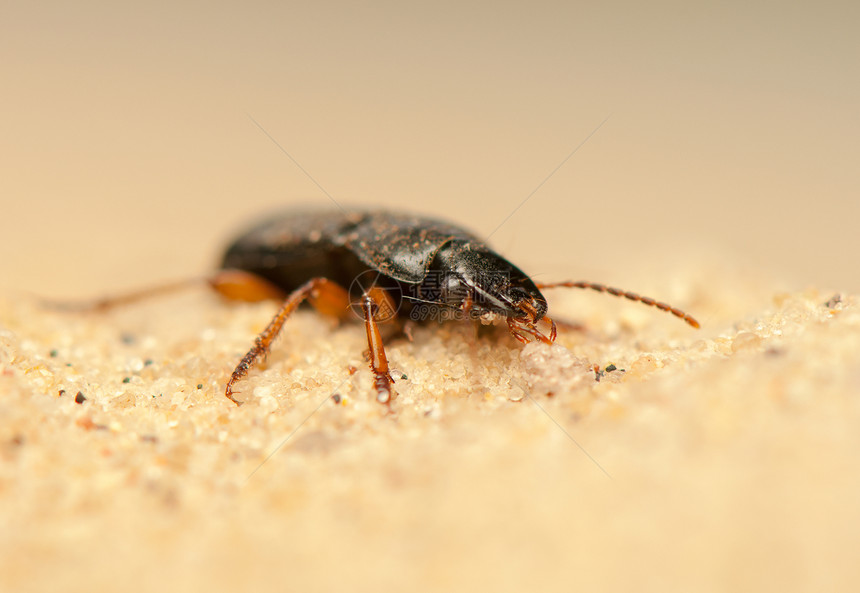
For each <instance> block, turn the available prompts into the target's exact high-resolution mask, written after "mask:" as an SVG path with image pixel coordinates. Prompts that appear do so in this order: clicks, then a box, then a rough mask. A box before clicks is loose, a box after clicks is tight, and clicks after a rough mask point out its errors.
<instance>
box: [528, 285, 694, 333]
mask: <svg viewBox="0 0 860 593" xmlns="http://www.w3.org/2000/svg"><path fill="white" fill-rule="evenodd" d="M536 286H537V287H538V288H539V289H544V288H586V289H589V290H596V291H597V292H604V293H607V294H611V295H612V296H617V297H621V298H625V299H628V300H630V301H636V302H637V303H642V304H643V305H648V306H649V307H655V308H657V309H660V310H661V311H665V312H666V313H671V314H672V315H674V316H675V317H678V318H679V319H683V320H684V321H686V322H687V323H688V324H690V325H692V326H693V327H695V328H696V329H698V328H699V327H701V326H700V325H699V322H698V321H696V320H695V319H694V318H693V316H692V315H688V314H686V313H684V312H683V311H682V310H681V309H678V308H676V307H673V306H672V305H667V304H666V303H661V302H660V301H656V300H654V299H652V298H651V297H646V296H642V295H638V294H636V293H635V292H630V291H627V290H621V289H620V288H613V287H612V286H606V285H605V284H598V283H596V282H554V283H552V284H537V285H536Z"/></svg>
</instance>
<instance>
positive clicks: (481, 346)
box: [0, 2, 860, 592]
mask: <svg viewBox="0 0 860 593" xmlns="http://www.w3.org/2000/svg"><path fill="white" fill-rule="evenodd" d="M596 4H598V3H594V2H591V3H587V4H586V3H583V4H565V5H562V4H551V3H534V2H532V3H529V4H528V5H525V3H523V4H522V5H519V4H517V5H515V4H510V3H507V4H502V3H498V2H495V3H489V2H488V3H485V4H476V3H467V4H463V3H434V4H432V5H428V6H417V5H408V6H404V5H403V4H401V3H394V2H392V3H390V4H381V3H373V4H367V3H365V4H360V5H359V4H356V5H355V6H353V5H352V4H351V3H340V4H324V3H313V4H311V3H294V4H287V3H271V4H267V3H253V4H252V3H245V4H243V5H242V6H241V7H239V6H238V5H237V6H233V5H227V4H223V3H222V4H217V3H213V2H209V3H204V2H200V3H196V4H188V3H185V4H182V5H179V6H177V5H176V4H174V3H159V2H147V3H139V5H137V6H134V7H130V6H125V5H123V6H119V5H118V4H117V3H109V2H105V3H102V4H96V3H74V4H68V5H66V4H61V3H55V4H54V5H51V4H49V3H40V4H39V5H38V6H37V5H35V4H33V5H31V4H27V3H11V2H6V3H4V4H3V5H2V8H0V80H2V85H3V86H2V92H0V126H1V127H0V196H2V197H0V199H2V209H0V249H1V250H2V251H0V253H2V254H3V264H2V267H0V297H6V298H0V366H2V368H0V393H2V395H3V397H2V398H0V418H2V419H4V420H5V422H0V508H2V509H3V511H2V512H0V524H2V526H3V528H0V583H4V582H7V583H10V584H11V585H10V586H7V589H9V590H23V589H25V588H29V589H30V590H52V591H53V590H57V589H63V590H84V589H86V590H88V591H90V590H101V589H110V588H114V589H115V588H116V583H117V582H121V583H123V586H124V587H125V588H127V589H128V588H132V589H135V590H162V589H164V583H171V584H175V585H176V587H175V588H177V589H180V590H183V589H184V590H195V589H208V590H212V591H220V590H228V589H229V590H231V591H232V590H237V589H243V588H244V589H250V590H272V589H273V588H274V587H283V583H289V584H290V586H293V588H296V589H300V590H309V591H310V590H331V589H333V588H334V587H336V586H341V587H342V584H343V575H349V578H350V579H352V583H351V584H354V585H355V586H356V587H358V588H361V587H362V586H363V587H364V588H366V589H367V590H374V591H378V590H389V589H396V588H401V589H402V588H403V583H408V584H409V586H410V587H412V588H413V589H416V590H422V588H423V589H426V590H441V589H454V588H455V587H457V586H459V587H460V589H461V590H469V591H474V590H480V589H481V588H482V587H481V585H480V583H484V584H485V586H484V588H489V589H497V590H517V591H522V590H532V589H534V590H542V591H556V590H557V591H562V590H563V591H568V590H570V589H571V581H573V582H575V584H576V585H577V586H580V587H582V586H587V584H590V583H600V585H601V586H602V587H603V588H604V589H606V590H618V591H630V590H637V589H640V590H646V591H647V590H653V591H666V590H679V591H680V590H684V591H729V590H732V591H734V590H748V591H763V590H774V591H781V592H782V591H786V590H792V591H794V590H797V591H831V590H832V591H837V590H849V589H850V585H849V583H856V582H857V580H858V578H860V577H859V576H858V571H857V568H856V562H855V561H854V556H855V555H856V554H855V553H854V550H856V549H857V548H858V533H860V530H858V529H857V525H858V524H860V515H858V512H860V511H858V506H857V502H856V501H857V500H858V499H860V495H858V493H860V481H858V476H860V471H858V470H857V467H856V466H857V451H858V450H860V445H858V442H860V436H858V432H857V430H856V427H857V426H858V424H860V420H858V419H860V406H858V401H860V400H858V398H857V397H856V394H857V393H858V392H860V367H858V365H857V361H858V360H860V356H858V354H857V353H858V351H860V308H858V297H857V296H854V295H852V294H851V293H852V292H853V293H854V294H857V291H858V290H860V273H858V272H857V269H856V266H855V265H854V259H855V257H856V255H855V254H856V253H857V252H858V247H860V240H858V239H857V238H856V226H857V221H858V219H860V216H858V213H860V212H858V211H860V206H858V200H857V196H858V195H860V192H858V189H860V188H858V184H860V182H858V175H857V173H856V163H857V162H858V155H860V150H858V149H860V146H858V144H860V114H858V108H857V106H858V105H859V104H860V101H858V99H860V96H858V95H860V92H858V91H860V76H858V72H860V68H858V61H860V60H858V56H860V42H858V41H857V40H856V38H857V34H856V30H857V23H858V22H860V8H858V7H857V5H856V3H855V4H849V3H848V2H845V3H843V4H838V3H837V4H834V3H830V4H827V3H821V2H816V3H813V2H807V3H806V4H797V3H795V4H791V5H789V4H787V3H777V2H774V3H767V4H765V3H763V2H753V3H749V2H747V3H738V4H737V5H735V6H732V5H729V4H727V3H725V2H721V3H720V4H719V6H718V7H716V6H715V7H710V8H703V7H699V6H697V5H695V6H694V5H692V4H690V3H683V2H678V3H674V4H673V3H647V6H646V5H645V4H643V3H634V2H629V3H623V4H619V3H605V2H604V3H599V4H600V6H599V7H596V6H594V5H596ZM249 116H250V117H249ZM251 118H253V120H252V119H251ZM607 118H608V119H607ZM254 120H255V121H256V122H259V125H260V126H262V127H263V128H264V130H265V133H264V132H263V131H261V130H260V129H259V128H258V127H257V125H256V124H255V123H254ZM602 122H605V123H603V124H602V125H601V123H602ZM598 127H599V129H598ZM595 130H596V131H595ZM267 134H269V135H271V137H272V138H274V139H275V140H276V141H277V142H278V143H279V144H280V145H281V146H282V147H283V148H284V149H285V150H286V151H288V152H289V154H290V155H292V156H293V157H294V158H295V159H296V160H297V161H298V162H300V163H301V165H302V166H303V167H304V168H305V169H306V170H307V171H308V172H310V173H311V174H312V175H313V177H314V178H315V179H316V180H318V181H319V183H320V184H321V185H322V186H323V187H324V188H325V190H326V191H327V192H328V193H329V194H331V196H333V197H334V198H335V199H336V200H337V201H339V202H341V203H344V204H362V203H363V204H379V205H384V206H390V207H409V208H413V209H420V210H426V211H428V212H430V213H434V214H437V215H442V216H446V217H448V218H450V219H453V220H456V221H459V222H461V223H463V224H466V225H467V226H470V227H472V228H474V229H475V230H476V231H477V232H479V233H483V234H489V233H491V232H492V231H493V230H494V229H495V228H497V227H498V226H499V225H500V224H501V223H502V222H503V221H505V220H506V219H507V218H508V217H509V216H510V218H509V219H508V220H507V221H506V222H505V223H504V224H503V225H502V226H501V228H500V229H499V230H498V232H495V233H494V234H493V236H492V243H493V244H494V245H495V246H497V247H498V248H499V250H500V251H502V252H503V253H505V254H507V255H508V256H509V257H510V258H511V259H512V260H514V261H515V262H517V263H518V264H519V265H520V266H521V267H523V268H524V269H525V270H526V271H528V272H530V273H532V274H533V275H535V276H538V277H539V278H540V279H542V280H543V279H564V278H585V279H591V280H595V281H603V282H608V283H613V284H617V285H620V286H624V287H627V288H629V289H633V290H642V292H646V293H650V294H652V295H653V296H656V297H660V298H665V299H666V300H669V301H672V302H673V303H675V304H677V305H679V306H684V307H689V308H690V312H691V313H693V314H695V315H696V316H698V317H700V320H701V321H702V322H703V329H702V330H701V332H694V331H693V330H692V329H690V328H688V327H686V326H684V325H683V324H681V323H680V322H677V321H676V320H674V319H670V318H667V317H666V316H661V315H658V314H657V313H656V312H654V311H650V310H647V309H645V308H644V307H637V306H636V305H632V304H630V305H627V306H626V307H627V308H626V309H625V308H624V307H625V305H622V304H620V303H618V302H617V301H613V300H612V299H608V298H602V297H599V296H597V295H594V298H593V299H591V300H590V301H589V305H588V306H587V308H586V309H585V310H582V309H581V308H580V307H581V303H582V302H583V300H580V298H583V299H584V298H585V297H583V296H582V295H579V296H574V295H573V294H571V293H567V294H564V293H560V292H561V291H559V292H557V293H556V294H554V295H553V296H552V297H551V298H552V299H553V300H552V303H551V306H552V307H553V311H559V317H560V318H568V319H570V320H573V321H580V320H582V321H584V323H585V324H586V327H587V328H589V329H588V331H587V332H586V333H579V332H563V333H561V334H560V336H559V341H558V345H559V346H560V347H555V348H553V349H552V350H549V351H548V350H547V349H542V347H541V346H530V347H526V348H520V347H519V346H518V345H517V344H515V343H514V342H513V340H507V338H505V336H502V338H505V339H506V340H507V341H506V342H504V341H502V340H499V342H498V343H496V342H495V341H492V340H489V341H488V340H483V339H482V340H473V339H472V334H469V333H464V332H465V330H466V329H468V328H463V327H461V326H458V325H457V324H449V325H447V326H444V327H443V328H419V330H420V331H421V334H420V337H419V339H416V340H415V341H414V342H409V341H407V340H400V341H392V343H391V344H390V347H389V350H388V352H389V354H390V356H391V360H392V363H393V364H395V365H396V366H397V368H401V369H405V370H408V372H409V376H410V378H409V379H408V380H401V381H400V382H399V383H398V386H399V388H400V389H402V390H403V391H402V398H401V399H400V400H398V401H397V402H396V404H397V405H396V406H395V409H396V411H397V412H396V414H395V415H394V416H388V415H387V414H385V413H384V412H383V411H382V410H381V407H380V406H378V405H376V404H375V403H374V402H373V401H372V399H371V397H369V396H368V393H369V391H367V390H369V386H370V381H369V377H368V371H367V370H366V369H364V368H361V369H359V371H358V373H357V375H356V377H355V383H356V385H355V386H353V387H350V386H349V385H347V384H345V382H346V380H348V379H347V370H346V369H347V368H348V367H349V366H355V367H361V366H362V357H361V351H362V349H363V348H364V345H365V342H363V336H362V330H361V329H360V328H356V327H344V328H342V329H340V330H334V329H332V328H331V326H330V325H328V324H327V322H326V320H324V319H321V318H320V316H317V315H312V314H309V315H296V316H295V317H294V318H293V319H291V320H290V323H289V325H288V326H287V327H285V330H284V336H283V337H282V341H283V343H284V344H285V346H283V347H282V346H278V348H277V349H276V350H275V351H274V352H273V355H272V356H271V357H270V360H269V366H268V368H265V369H264V368H261V369H259V370H255V371H254V372H253V373H252V376H249V377H248V378H247V379H246V380H245V381H246V382H245V384H244V386H243V389H244V390H245V392H246V393H247V394H248V395H249V396H252V397H253V402H252V403H249V405H245V406H242V407H241V408H236V407H235V406H233V405H232V404H231V403H229V402H228V401H226V399H225V398H224V397H223V395H222V394H223V389H224V384H225V382H226V380H227V376H228V374H229V372H230V370H231V369H232V368H234V366H235V364H236V361H238V360H239V358H240V357H241V355H242V354H243V353H244V352H245V351H246V350H247V348H248V347H249V346H250V343H251V340H252V336H253V335H254V334H255V333H256V332H257V331H260V330H261V329H262V328H263V327H264V325H265V323H266V322H268V320H269V319H270V318H271V317H270V316H271V314H272V313H273V307H274V305H273V304H271V303H262V304H260V305H253V306H250V305H249V306H247V307H227V306H225V305H224V304H223V303H221V302H220V301H219V300H218V299H216V298H215V297H214V296H212V295H210V294H208V293H206V292H205V291H196V292H195V291H189V293H187V294H185V295H183V296H182V297H179V296H177V297H176V299H160V300H159V299H154V300H153V301H152V302H148V303H145V304H141V305H140V306H136V307H129V308H128V309H124V310H118V311H116V312H115V313H110V314H107V315H104V316H89V317H88V316H76V315H68V314H66V315H62V314H58V313H52V312H49V311H45V310H44V309H43V308H39V307H37V306H35V304H34V303H33V301H32V300H31V299H26V298H16V297H15V296H14V295H15V293H16V291H25V292H35V293H39V294H45V295H54V296H58V297H59V296H66V297H72V296H83V295H93V294H102V293H106V292H110V291H118V290H122V289H123V288H129V287H134V286H141V285H144V286H145V285H148V284H151V283H154V282H158V281H160V280H166V279H173V278H182V277H187V276H190V275H197V274H200V273H201V272H205V271H207V270H209V269H211V267H212V266H214V265H215V264H216V262H217V259H218V255H219V252H220V250H221V249H222V248H223V246H224V243H225V242H226V241H227V240H228V239H229V237H230V235H231V234H232V233H233V232H234V231H235V230H236V229H238V228H241V227H242V226H243V225H244V224H245V222H246V220H247V219H250V218H256V217H257V216H259V215H260V214H261V213H263V212H265V211H267V210H270V209H276V208H279V207H284V206H288V205H289V204H294V203H315V204H320V205H327V204H329V200H328V198H327V197H326V195H325V193H324V192H323V191H321V190H320V189H319V188H318V187H317V186H316V185H315V184H314V183H313V182H312V181H311V180H309V179H308V177H306V175H305V174H304V173H303V172H302V171H301V170H300V169H299V168H298V167H297V166H296V165H295V164H294V163H293V162H292V161H291V160H290V158H289V157H288V156H287V155H285V154H284V153H283V152H282V151H281V149H280V148H279V147H278V146H277V145H276V144H275V143H273V142H272V140H271V139H270V138H269V137H267ZM592 134H593V135H592ZM590 135H591V137H590V139H589V140H588V141H587V142H586V143H585V144H584V145H583V146H582V147H581V148H580V149H579V150H578V152H576V154H575V155H573V156H572V157H571V158H570V159H569V160H568V161H567V163H566V164H564V166H562V167H561V168H559V169H558V171H557V172H556V173H555V174H554V175H552V177H551V178H549V179H548V180H547V181H546V183H543V185H541V183H542V181H543V180H544V179H546V178H547V176H548V175H549V174H550V173H551V172H552V171H553V170H554V169H555V168H556V167H558V165H559V164H560V163H561V162H562V161H563V160H564V159H565V157H567V156H568V155H569V154H570V153H571V151H572V150H573V149H574V148H576V147H577V146H578V145H580V144H581V143H582V142H583V141H584V140H585V139H586V138H589V136H590ZM538 186H540V188H539V190H538V191H537V192H535V193H534V194H533V195H531V197H530V198H529V199H528V200H527V201H526V202H525V203H524V204H523V205H522V206H521V207H519V206H520V205H521V204H522V203H523V201H524V200H525V199H526V198H527V197H528V196H529V195H530V194H532V192H534V191H535V190H536V189H537V188H538ZM515 210H516V212H515V213H514V214H513V215H511V214H512V213H513V212H514V211H515ZM673 278H676V279H677V282H673V281H672V280H673ZM809 287H811V288H809ZM782 291H785V293H783V292H782ZM837 291H841V292H838V293H837ZM10 295H11V296H10ZM182 299H185V300H182ZM676 299H677V300H676ZM580 314H581V315H580ZM553 315H555V313H553ZM321 335H325V339H323V340H321V339H319V337H320V336H321ZM506 344H507V345H506ZM609 362H612V363H613V364H614V363H618V364H619V367H620V368H625V369H627V370H629V372H626V374H624V375H623V376H622V375H621V374H620V373H607V374H606V376H605V377H604V379H603V380H601V381H600V382H599V383H598V382H591V375H590V371H589V373H586V374H583V372H582V368H583V365H587V366H586V367H585V368H590V364H591V363H594V364H598V363H599V367H602V368H605V366H606V365H607V364H608V363H609ZM577 369H578V370H577ZM583 377H587V379H588V381H582V379H583ZM515 379H516V380H517V381H520V380H521V381H524V382H526V383H527V385H528V387H529V389H531V390H533V391H534V394H535V396H534V397H533V398H532V397H531V396H529V399H530V400H531V402H529V401H525V400H524V399H523V400H522V402H521V403H516V401H509V399H510V398H511V392H512V391H513V390H514V388H515V387H517V385H518V383H515V382H514V380H515ZM61 389H62V390H64V392H65V395H59V392H60V390H61ZM517 389H518V390H519V391H524V389H523V388H522V387H517ZM78 390H81V393H82V395H83V394H84V393H85V394H86V395H85V397H86V398H87V400H86V401H85V402H84V403H82V404H76V403H74V399H73V396H72V394H74V393H76V392H77V391H78ZM333 390H342V391H344V395H345V397H346V398H347V399H346V400H344V401H347V400H348V402H349V403H348V405H346V404H343V405H340V406H338V407H336V406H334V405H331V406H322V407H317V408H316V410H317V412H314V411H313V410H314V406H321V403H322V402H325V401H328V398H329V397H330V395H331V393H332V392H333ZM519 391H517V392H515V393H517V394H518V392H519ZM339 392H340V391H339ZM549 392H553V393H555V395H554V396H553V397H547V395H546V394H547V393H549ZM532 403H534V404H537V405H532ZM538 406H540V407H538ZM544 412H545V413H544ZM297 427H299V428H300V429H301V430H299V431H298V432H296V429H297ZM292 434H295V437H288V438H287V439H286V441H285V440H284V437H286V436H287V435H292ZM568 437H570V439H574V440H575V442H576V444H580V443H581V447H582V450H581V449H580V448H578V447H576V446H574V443H571V441H570V439H568ZM279 443H284V447H283V448H281V449H276V448H277V447H279V446H280V445H279ZM273 451H275V452H276V455H274V456H273V457H272V458H271V461H270V462H267V463H266V464H265V467H264V468H262V469H261V471H260V472H259V473H258V474H256V475H255V477H254V479H253V480H250V481H249V480H248V479H247V477H248V476H249V474H250V473H251V472H252V471H256V470H255V468H257V467H260V463H261V462H263V461H264V460H265V459H266V457H267V456H268V455H270V454H271V453H272V452H273ZM592 460H594V462H597V463H599V464H600V466H601V467H605V468H607V471H609V472H610V473H611V475H612V476H613V478H615V479H614V480H607V479H606V478H605V475H604V474H603V473H602V472H600V471H599V470H598V469H597V468H596V467H595V463H593V462H592ZM4 579H5V580H4ZM416 583H417V584H416ZM487 583H488V585H487ZM0 588H2V584H0Z"/></svg>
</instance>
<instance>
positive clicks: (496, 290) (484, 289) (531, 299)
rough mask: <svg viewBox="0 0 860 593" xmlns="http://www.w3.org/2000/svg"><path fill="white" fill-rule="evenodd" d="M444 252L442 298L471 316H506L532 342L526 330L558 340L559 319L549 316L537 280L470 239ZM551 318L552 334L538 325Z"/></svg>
mask: <svg viewBox="0 0 860 593" xmlns="http://www.w3.org/2000/svg"><path fill="white" fill-rule="evenodd" d="M450 247H451V248H450V249H448V250H445V253H440V255H442V258H441V262H438V263H441V264H442V265H441V268H440V271H442V272H443V274H444V275H443V278H444V281H443V283H442V287H441V288H442V290H441V293H442V294H441V297H442V300H443V301H444V302H445V303H447V304H449V305H451V306H455V307H458V308H460V309H461V310H463V311H466V312H468V313H469V314H470V315H471V316H480V315H483V314H487V313H489V314H496V315H501V316H503V317H504V318H505V320H506V322H507V324H508V328H509V329H510V331H511V334H512V335H513V336H514V337H515V338H516V339H517V340H520V341H521V342H528V338H526V337H525V335H526V334H528V335H531V336H533V337H534V338H537V339H539V340H541V341H542V342H545V343H551V342H552V341H553V340H555V323H554V322H553V321H552V320H551V319H549V318H548V317H546V312H547V303H546V299H545V298H544V296H543V295H542V294H541V292H540V290H538V288H537V286H535V284H534V282H532V280H531V279H530V278H529V277H528V276H526V275H525V274H524V273H523V272H522V271H521V270H520V269H519V268H517V267H516V266H514V265H513V264H511V263H510V262H509V261H508V260H506V259H505V258H503V257H501V256H500V255H498V254H497V253H495V252H493V251H490V250H489V249H486V248H476V247H475V246H474V245H472V244H469V243H461V242H457V241H455V242H453V244H452V245H451V246H450ZM544 319H545V320H546V321H547V322H549V324H550V326H551V329H550V335H549V336H546V335H544V334H543V333H541V332H540V331H539V330H538V329H537V327H536V326H537V324H538V322H540V321H541V320H544Z"/></svg>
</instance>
